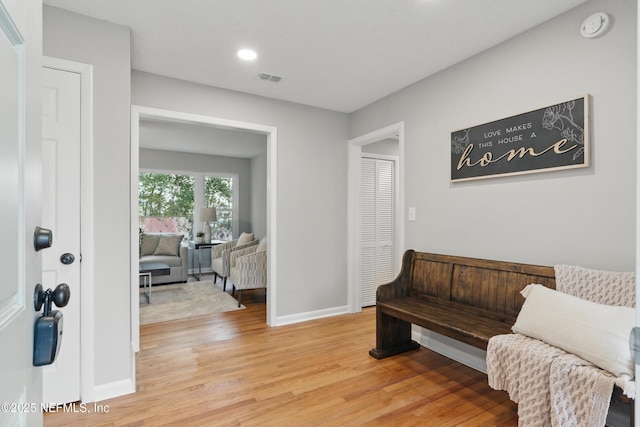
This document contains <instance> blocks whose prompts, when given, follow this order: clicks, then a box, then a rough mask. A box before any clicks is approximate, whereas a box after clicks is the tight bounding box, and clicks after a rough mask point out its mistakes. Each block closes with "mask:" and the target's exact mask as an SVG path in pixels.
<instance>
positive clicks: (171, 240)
mask: <svg viewBox="0 0 640 427" xmlns="http://www.w3.org/2000/svg"><path fill="white" fill-rule="evenodd" d="M183 239H184V236H183V235H182V234H172V233H142V234H141V235H140V261H141V262H163V263H165V264H167V265H168V266H169V267H170V274H169V275H165V276H154V277H153V284H154V285H157V284H161V283H174V282H186V281H187V277H188V272H189V271H188V261H189V256H188V255H189V248H188V247H187V246H185V245H182V240H183Z"/></svg>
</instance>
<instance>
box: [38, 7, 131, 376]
mask: <svg viewBox="0 0 640 427" xmlns="http://www.w3.org/2000/svg"><path fill="white" fill-rule="evenodd" d="M43 40H44V43H43V51H44V54H45V55H47V56H52V57H57V58H62V59H68V60H71V61H77V62H81V63H85V64H92V65H93V158H94V161H93V165H92V166H93V175H94V182H93V192H94V194H95V197H94V206H93V209H94V215H95V216H94V224H95V230H94V236H95V242H94V247H93V250H94V254H95V259H94V260H93V262H94V266H95V270H94V273H95V275H94V278H93V282H94V283H93V285H94V286H93V290H94V300H95V305H94V307H82V309H83V310H89V312H91V313H93V316H94V324H93V329H94V330H93V336H94V337H95V347H94V349H93V351H94V355H95V369H94V380H95V384H96V385H97V386H100V385H108V384H113V383H117V382H119V381H127V380H128V379H129V378H131V366H132V361H131V359H130V355H131V352H130V347H131V345H130V341H131V337H130V336H129V333H128V331H130V330H131V325H130V315H129V313H130V311H129V310H130V300H131V288H130V284H129V282H130V281H131V275H130V260H131V254H130V242H131V237H130V224H131V216H130V206H129V205H130V201H131V200H130V198H129V170H130V165H129V153H130V148H129V147H130V146H129V122H130V105H131V99H130V87H131V72H130V70H131V64H130V36H129V29H128V28H126V27H122V26H119V25H113V24H110V23H107V22H105V21H98V20H95V19H91V18H88V17H85V16H82V15H78V14H73V13H69V12H65V11H63V10H60V9H56V8H51V7H46V6H45V7H44V26H43ZM83 327H87V325H83ZM123 331H124V332H123Z"/></svg>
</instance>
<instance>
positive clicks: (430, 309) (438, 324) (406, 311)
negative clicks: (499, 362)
mask: <svg viewBox="0 0 640 427" xmlns="http://www.w3.org/2000/svg"><path fill="white" fill-rule="evenodd" d="M378 308H379V309H380V310H381V311H382V312H383V313H384V314H387V315H389V316H393V317H396V318H398V319H401V320H404V321H405V322H409V323H413V324H416V325H418V326H422V327H423V328H426V329H429V330H431V331H434V332H437V333H439V334H442V335H445V336H448V337H450V338H453V339H456V340H458V341H461V342H464V343H466V344H469V345H472V346H474V347H478V348H481V349H483V350H486V349H487V344H488V342H489V338H491V337H492V336H494V335H500V334H509V333H511V325H510V324H508V323H505V322H504V320H497V319H495V318H493V317H494V316H490V315H488V313H486V312H482V311H474V310H469V307H464V306H462V305H456V304H451V305H446V306H445V305H440V304H437V303H434V302H430V301H426V300H424V299H421V298H415V297H406V298H393V299H390V300H387V301H381V302H379V303H378Z"/></svg>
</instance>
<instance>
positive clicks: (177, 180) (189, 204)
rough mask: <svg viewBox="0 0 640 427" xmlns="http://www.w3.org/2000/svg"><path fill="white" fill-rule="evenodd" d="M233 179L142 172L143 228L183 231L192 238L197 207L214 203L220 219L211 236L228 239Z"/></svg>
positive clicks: (232, 214)
mask: <svg viewBox="0 0 640 427" xmlns="http://www.w3.org/2000/svg"><path fill="white" fill-rule="evenodd" d="M234 180H235V178H232V177H221V176H211V175H205V174H202V173H193V174H189V173H171V172H141V173H140V175H139V180H138V199H139V208H138V209H139V215H140V230H141V231H145V232H155V233H159V232H171V233H183V234H185V235H186V236H188V237H189V238H193V235H194V233H195V231H199V230H200V228H199V227H200V226H197V227H196V228H197V229H196V230H194V227H193V224H194V218H195V220H196V224H200V225H201V224H202V223H199V222H198V221H199V219H198V218H197V211H198V210H197V209H196V207H198V208H199V207H201V206H213V207H215V208H216V214H217V217H218V221H217V222H216V223H215V224H212V238H213V239H215V240H223V241H228V240H231V239H233V230H234V225H235V223H234V205H233V200H234V188H233V186H234Z"/></svg>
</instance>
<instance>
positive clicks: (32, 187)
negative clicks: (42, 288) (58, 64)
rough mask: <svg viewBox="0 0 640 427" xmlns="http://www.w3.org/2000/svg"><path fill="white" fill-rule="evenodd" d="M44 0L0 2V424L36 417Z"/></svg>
mask: <svg viewBox="0 0 640 427" xmlns="http://www.w3.org/2000/svg"><path fill="white" fill-rule="evenodd" d="M41 11H42V4H41V3H38V2H36V1H31V0H27V1H8V2H7V1H4V0H3V1H1V2H0V63H1V64H2V79H0V145H1V149H0V186H2V190H1V192H2V203H0V235H1V236H2V245H0V257H1V258H0V259H2V280H1V281H0V343H2V344H0V347H1V348H2V351H0V370H1V373H0V378H2V386H0V403H1V404H2V405H3V406H2V408H1V410H0V425H2V426H4V425H11V426H14V425H15V426H27V425H29V426H39V425H42V412H41V408H40V406H39V404H40V401H41V387H42V382H41V374H40V369H39V368H35V367H33V324H34V321H35V318H36V312H35V310H34V304H33V293H34V288H35V285H36V284H37V283H38V282H39V281H40V277H41V272H40V267H41V264H40V255H39V254H38V253H37V252H36V251H35V249H34V246H33V230H34V229H35V227H36V226H37V225H38V224H39V221H40V203H39V198H40V187H41V181H40V174H39V170H40V153H39V151H40V145H39V139H40V137H39V133H40V105H39V95H38V96H37V98H36V97H35V96H36V93H34V91H33V89H34V86H35V89H36V90H37V92H38V94H39V89H40V80H39V79H40V77H39V67H40V66H39V60H40V58H41V54H42V45H41V41H40V40H41V38H40V36H41V34H40V33H39V30H38V29H39V28H41Z"/></svg>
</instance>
